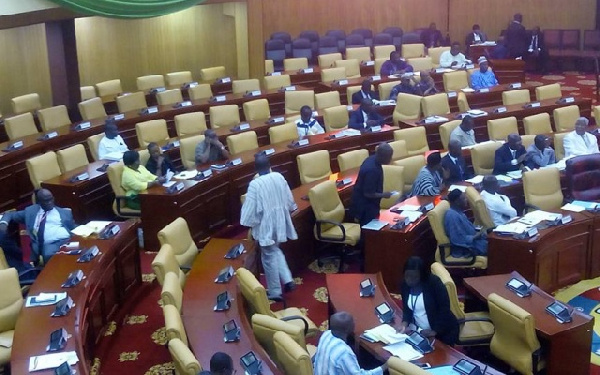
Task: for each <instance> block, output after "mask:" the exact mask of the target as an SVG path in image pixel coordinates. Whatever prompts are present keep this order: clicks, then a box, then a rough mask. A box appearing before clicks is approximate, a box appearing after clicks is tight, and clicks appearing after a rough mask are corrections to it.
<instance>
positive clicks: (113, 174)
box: [106, 161, 141, 209]
mask: <svg viewBox="0 0 600 375" xmlns="http://www.w3.org/2000/svg"><path fill="white" fill-rule="evenodd" d="M140 164H141V161H140ZM123 168H125V165H124V164H123V162H119V163H112V164H110V165H109V166H108V168H107V169H106V175H107V176H108V181H109V182H110V187H111V188H112V191H113V193H114V194H115V195H117V196H124V195H125V189H123V186H121V178H122V176H123ZM115 204H116V202H115ZM119 204H120V205H121V207H120V208H123V207H125V202H124V201H123V200H119ZM113 207H114V204H113ZM113 209H116V208H113Z"/></svg>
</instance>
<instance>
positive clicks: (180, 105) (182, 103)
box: [173, 100, 192, 108]
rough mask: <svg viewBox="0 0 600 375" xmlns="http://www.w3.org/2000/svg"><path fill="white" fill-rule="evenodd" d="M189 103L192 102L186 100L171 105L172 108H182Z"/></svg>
mask: <svg viewBox="0 0 600 375" xmlns="http://www.w3.org/2000/svg"><path fill="white" fill-rule="evenodd" d="M191 105H192V102H191V101H189V100H186V101H184V102H179V103H176V104H175V105H174V106H173V107H174V108H183V107H189V106H191Z"/></svg>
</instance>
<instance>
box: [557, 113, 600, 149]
mask: <svg viewBox="0 0 600 375" xmlns="http://www.w3.org/2000/svg"><path fill="white" fill-rule="evenodd" d="M588 123H589V121H588V119H586V118H585V117H580V118H578V119H577V121H575V130H574V131H572V132H570V133H569V134H567V135H565V138H564V140H563V146H564V148H565V157H566V158H568V157H571V156H579V155H589V154H594V153H598V140H597V139H596V136H594V135H592V134H590V133H588V132H587V131H586V130H587V127H588Z"/></svg>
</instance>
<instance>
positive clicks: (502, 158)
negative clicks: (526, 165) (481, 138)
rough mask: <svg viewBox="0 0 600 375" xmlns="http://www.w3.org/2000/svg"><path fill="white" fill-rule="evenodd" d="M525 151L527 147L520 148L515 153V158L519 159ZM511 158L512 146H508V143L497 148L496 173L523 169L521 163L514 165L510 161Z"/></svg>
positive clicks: (495, 157)
mask: <svg viewBox="0 0 600 375" xmlns="http://www.w3.org/2000/svg"><path fill="white" fill-rule="evenodd" d="M525 152H526V150H525V147H521V148H520V149H518V150H517V152H516V154H515V159H518V158H519V156H521V155H524V154H525ZM511 160H512V153H511V152H510V147H508V143H505V144H503V145H502V146H501V147H500V148H499V149H497V150H496V154H495V155H494V174H504V173H506V172H510V171H517V170H519V169H521V164H517V165H512V164H511V163H510V161H511Z"/></svg>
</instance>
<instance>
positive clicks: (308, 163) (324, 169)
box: [296, 150, 331, 184]
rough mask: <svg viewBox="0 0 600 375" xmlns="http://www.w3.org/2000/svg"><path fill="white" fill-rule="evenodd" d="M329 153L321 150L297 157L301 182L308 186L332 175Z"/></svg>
mask: <svg viewBox="0 0 600 375" xmlns="http://www.w3.org/2000/svg"><path fill="white" fill-rule="evenodd" d="M329 160H330V159H329V151H328V150H319V151H313V152H308V153H306V154H301V155H298V156H296V162H297V163H298V172H299V173H300V182H301V183H302V184H308V183H309V182H313V181H317V180H320V179H323V178H326V177H328V176H329V175H330V174H331V166H330V162H329Z"/></svg>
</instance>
